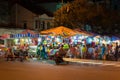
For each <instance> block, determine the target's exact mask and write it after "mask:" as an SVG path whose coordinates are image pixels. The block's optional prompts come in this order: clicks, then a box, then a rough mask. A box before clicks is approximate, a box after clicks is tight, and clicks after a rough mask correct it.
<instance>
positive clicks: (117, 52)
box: [114, 43, 119, 61]
mask: <svg viewBox="0 0 120 80" xmlns="http://www.w3.org/2000/svg"><path fill="white" fill-rule="evenodd" d="M114 56H115V61H118V58H119V46H118V43H116V47H115V54H114Z"/></svg>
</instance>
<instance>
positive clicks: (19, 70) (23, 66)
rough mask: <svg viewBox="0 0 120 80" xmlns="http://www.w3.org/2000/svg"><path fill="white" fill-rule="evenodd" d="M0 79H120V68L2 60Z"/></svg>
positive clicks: (0, 63)
mask: <svg viewBox="0 0 120 80" xmlns="http://www.w3.org/2000/svg"><path fill="white" fill-rule="evenodd" d="M0 80H120V68H119V67H114V66H101V65H93V64H92V65H90V64H78V63H70V64H69V65H59V66H57V65H55V64H53V63H52V62H49V61H42V62H41V61H39V62H35V61H30V62H19V61H15V62H12V61H8V62H6V61H0Z"/></svg>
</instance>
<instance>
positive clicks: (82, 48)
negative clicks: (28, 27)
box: [5, 43, 120, 61]
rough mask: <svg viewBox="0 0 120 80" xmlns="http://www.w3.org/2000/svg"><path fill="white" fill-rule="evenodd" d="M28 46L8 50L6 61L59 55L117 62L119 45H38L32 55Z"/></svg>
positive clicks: (50, 57)
mask: <svg viewBox="0 0 120 80" xmlns="http://www.w3.org/2000/svg"><path fill="white" fill-rule="evenodd" d="M28 50H29V46H26V45H24V47H19V46H18V47H17V48H15V47H14V46H12V47H10V48H8V49H7V50H6V52H5V56H6V58H7V60H9V58H10V59H11V60H14V59H16V58H18V57H19V58H20V60H21V61H22V60H23V59H24V58H25V59H26V58H34V57H35V58H38V59H52V57H53V56H54V55H55V54H56V53H59V54H60V55H61V56H63V57H69V58H79V59H95V60H114V61H118V60H119V57H120V45H119V44H118V43H113V44H97V45H95V44H74V45H73V44H69V43H62V44H59V45H57V46H54V45H47V44H40V45H38V46H37V49H36V54H34V55H32V54H30V53H29V52H28Z"/></svg>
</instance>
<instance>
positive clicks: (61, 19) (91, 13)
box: [54, 0, 120, 34]
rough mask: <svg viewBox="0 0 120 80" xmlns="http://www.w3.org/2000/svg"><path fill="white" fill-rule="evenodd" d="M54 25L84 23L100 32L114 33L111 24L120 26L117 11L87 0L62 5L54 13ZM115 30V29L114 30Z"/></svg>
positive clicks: (76, 0)
mask: <svg viewBox="0 0 120 80" xmlns="http://www.w3.org/2000/svg"><path fill="white" fill-rule="evenodd" d="M54 17H55V18H54V19H55V25H56V26H60V25H63V26H67V27H70V28H78V27H79V28H81V27H82V26H84V25H85V24H89V25H92V26H95V27H93V31H94V32H97V31H99V32H100V33H108V34H109V33H115V32H114V31H115V30H114V31H113V29H114V28H113V26H115V25H116V28H117V29H119V28H118V26H120V23H119V22H120V13H119V11H115V10H111V9H107V8H106V7H105V5H104V4H101V5H97V4H96V3H90V2H89V1H88V0H75V1H73V2H70V3H67V4H66V5H63V6H62V7H61V8H60V9H59V10H57V11H56V12H55V13H54ZM116 32H117V31H116Z"/></svg>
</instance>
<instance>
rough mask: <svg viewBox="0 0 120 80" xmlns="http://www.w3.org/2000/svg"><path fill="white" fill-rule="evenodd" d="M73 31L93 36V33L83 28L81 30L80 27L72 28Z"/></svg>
mask: <svg viewBox="0 0 120 80" xmlns="http://www.w3.org/2000/svg"><path fill="white" fill-rule="evenodd" d="M74 31H75V32H77V33H78V34H82V35H85V36H93V35H94V34H93V33H91V32H87V31H84V30H81V29H74Z"/></svg>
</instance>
